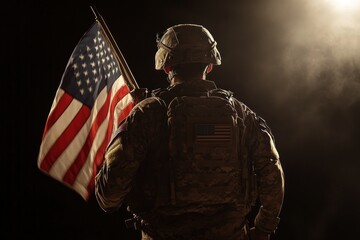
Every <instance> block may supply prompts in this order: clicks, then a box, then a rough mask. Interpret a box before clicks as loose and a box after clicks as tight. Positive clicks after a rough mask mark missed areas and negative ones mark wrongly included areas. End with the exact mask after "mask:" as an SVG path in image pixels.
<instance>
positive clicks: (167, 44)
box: [155, 24, 221, 70]
mask: <svg viewBox="0 0 360 240" xmlns="http://www.w3.org/2000/svg"><path fill="white" fill-rule="evenodd" d="M157 42H158V50H157V52H156V54H155V69H156V70H161V69H163V68H164V67H170V66H173V65H177V64H183V63H212V64H214V65H220V64H221V56H220V53H219V51H218V49H217V48H216V41H215V40H214V38H213V36H212V35H211V33H210V32H209V31H208V30H207V29H206V28H204V27H203V26H201V25H197V24H178V25H175V26H172V27H170V28H168V29H167V30H166V32H165V33H164V35H163V36H162V37H161V39H159V40H158V41H157Z"/></svg>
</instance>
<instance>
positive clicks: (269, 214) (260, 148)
mask: <svg viewBox="0 0 360 240" xmlns="http://www.w3.org/2000/svg"><path fill="white" fill-rule="evenodd" d="M250 117H251V119H252V121H251V122H252V126H250V132H251V134H250V138H251V140H250V141H249V142H250V145H249V149H250V156H251V159H252V161H253V167H254V171H255V174H256V179H257V190H258V197H259V200H260V204H261V206H260V209H259V212H258V213H257V215H256V217H255V222H254V225H255V228H257V229H258V230H260V231H263V232H266V233H274V231H275V230H276V228H277V226H278V224H279V221H280V218H279V214H280V211H281V208H282V204H283V198H284V172H283V169H282V166H281V163H280V157H279V154H278V151H277V149H276V147H275V141H274V137H273V135H272V133H271V130H270V128H269V127H268V126H267V125H266V122H265V120H264V119H262V118H261V117H259V116H257V115H256V114H255V113H253V112H252V113H251V114H250Z"/></svg>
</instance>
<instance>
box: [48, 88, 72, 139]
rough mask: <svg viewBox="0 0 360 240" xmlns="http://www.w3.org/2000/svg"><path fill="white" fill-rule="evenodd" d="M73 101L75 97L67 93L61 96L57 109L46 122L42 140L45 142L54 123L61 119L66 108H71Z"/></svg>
mask: <svg viewBox="0 0 360 240" xmlns="http://www.w3.org/2000/svg"><path fill="white" fill-rule="evenodd" d="M72 100H73V97H71V96H70V95H68V94H66V93H65V94H63V95H62V96H61V98H60V100H59V102H58V103H57V104H56V106H55V109H54V110H53V111H52V112H51V113H50V115H49V116H48V119H47V120H46V124H45V128H44V133H43V137H42V140H44V138H45V135H46V133H47V131H48V130H49V128H51V127H52V126H53V125H54V123H55V122H56V121H57V120H58V119H59V117H60V116H61V115H62V114H63V112H64V111H65V110H66V108H67V107H68V106H69V104H70V103H71V101H72Z"/></svg>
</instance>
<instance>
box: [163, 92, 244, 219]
mask: <svg viewBox="0 0 360 240" xmlns="http://www.w3.org/2000/svg"><path fill="white" fill-rule="evenodd" d="M159 95H161V94H159ZM170 95H171V94H170ZM231 97H232V93H231V92H228V91H225V90H222V89H214V90H211V91H207V92H201V93H199V92H198V93H191V94H187V95H186V96H183V95H181V96H175V97H169V96H166V97H165V99H164V101H165V102H166V103H167V108H168V109H167V117H168V129H169V164H168V165H169V170H168V171H169V176H170V177H169V186H170V195H171V196H170V205H169V206H168V207H167V208H166V211H167V212H168V213H169V212H172V213H169V214H175V215H176V214H181V213H184V212H187V213H188V212H206V211H208V210H209V209H210V208H216V207H217V206H224V205H229V204H231V205H237V204H239V202H241V200H243V195H244V192H243V190H244V189H243V186H242V183H243V181H242V180H243V175H242V174H243V171H244V170H243V169H242V168H243V166H242V164H241V160H240V158H241V157H240V156H241V152H240V151H241V149H240V148H241V147H240V146H241V143H240V141H241V136H242V132H243V130H244V124H243V120H242V119H241V118H240V117H239V116H238V113H237V111H236V109H235V106H234V104H233V102H232V98H231ZM172 210H173V211H172Z"/></svg>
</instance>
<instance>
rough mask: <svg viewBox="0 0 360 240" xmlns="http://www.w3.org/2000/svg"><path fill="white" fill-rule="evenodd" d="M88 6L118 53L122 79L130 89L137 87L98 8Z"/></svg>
mask: <svg viewBox="0 0 360 240" xmlns="http://www.w3.org/2000/svg"><path fill="white" fill-rule="evenodd" d="M90 8H91V10H92V11H93V13H94V15H95V20H98V21H99V22H100V24H101V25H102V26H103V29H104V31H105V34H106V35H107V36H108V39H109V40H110V43H111V45H112V47H113V48H114V50H115V52H116V53H117V55H118V56H117V57H118V58H119V59H118V60H119V63H120V66H122V67H123V68H124V69H123V70H124V71H123V72H124V74H125V75H126V78H125V79H124V80H125V82H126V83H127V85H128V86H131V87H132V89H130V90H134V89H138V88H139V85H138V84H137V82H136V80H135V78H134V76H133V74H132V73H131V70H130V68H129V66H128V64H127V63H126V60H125V58H124V56H123V55H122V53H121V51H120V49H119V47H118V45H117V43H116V41H115V40H114V37H113V36H112V34H111V32H110V30H109V28H108V26H107V25H106V23H105V21H104V19H103V17H102V16H101V15H100V13H99V12H98V10H97V9H96V8H95V7H93V6H90Z"/></svg>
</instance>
